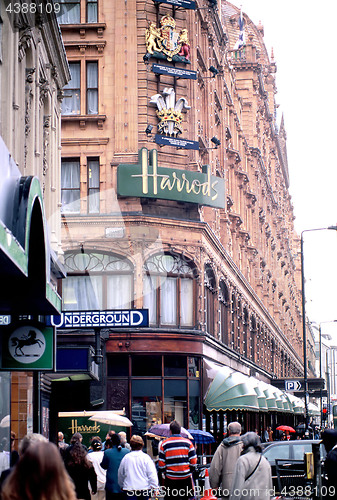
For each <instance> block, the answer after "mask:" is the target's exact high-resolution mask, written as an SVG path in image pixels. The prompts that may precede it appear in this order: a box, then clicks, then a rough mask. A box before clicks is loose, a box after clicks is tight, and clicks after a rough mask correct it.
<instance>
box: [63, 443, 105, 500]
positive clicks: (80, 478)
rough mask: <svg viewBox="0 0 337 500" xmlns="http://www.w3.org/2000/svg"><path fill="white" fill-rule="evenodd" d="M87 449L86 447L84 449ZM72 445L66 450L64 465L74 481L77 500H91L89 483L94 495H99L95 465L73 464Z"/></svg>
mask: <svg viewBox="0 0 337 500" xmlns="http://www.w3.org/2000/svg"><path fill="white" fill-rule="evenodd" d="M84 448H85V449H87V448H86V447H84ZM71 450H72V445H70V446H68V448H67V449H66V450H65V455H64V464H65V466H66V469H67V471H68V474H69V476H70V477H71V479H72V480H73V481H74V484H75V489H76V496H77V498H81V499H82V498H83V499H84V500H91V495H90V490H89V487H88V482H90V486H91V489H92V492H93V493H97V475H96V472H95V469H94V467H93V465H92V464H91V463H90V462H88V464H89V466H86V465H84V464H73V463H72V460H71V453H70V452H71Z"/></svg>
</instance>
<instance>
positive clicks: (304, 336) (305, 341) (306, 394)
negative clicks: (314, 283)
mask: <svg viewBox="0 0 337 500" xmlns="http://www.w3.org/2000/svg"><path fill="white" fill-rule="evenodd" d="M326 230H333V231H337V226H329V227H320V228H316V229H304V230H303V231H302V232H301V285H302V327H303V365H304V366H303V381H304V419H305V420H304V424H305V434H307V432H308V425H309V422H308V416H309V415H308V367H307V330H306V321H305V318H306V312H305V290H304V283H305V279H304V255H303V234H304V233H308V232H309V231H310V232H311V231H326Z"/></svg>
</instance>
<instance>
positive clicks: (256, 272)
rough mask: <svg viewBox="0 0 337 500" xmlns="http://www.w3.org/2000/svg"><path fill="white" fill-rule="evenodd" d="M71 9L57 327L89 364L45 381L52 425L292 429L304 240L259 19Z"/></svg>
mask: <svg viewBox="0 0 337 500" xmlns="http://www.w3.org/2000/svg"><path fill="white" fill-rule="evenodd" d="M60 4H61V7H62V12H61V14H62V15H61V16H60V17H59V19H58V20H59V23H60V27H61V33H62V38H63V43H64V46H65V49H66V53H67V58H68V62H69V68H70V73H71V80H70V81H69V83H68V84H67V85H66V86H65V88H64V90H63V94H64V95H63V101H62V151H61V156H62V159H61V216H62V251H63V253H64V256H63V257H64V267H65V270H66V272H67V277H66V278H65V279H63V280H60V285H59V286H60V289H59V293H60V294H61V295H62V300H63V302H62V304H63V306H62V308H63V309H62V310H63V316H62V317H61V318H58V319H57V318H54V320H53V321H54V324H55V325H56V326H57V347H58V350H59V352H61V351H62V349H63V352H64V353H67V355H69V356H72V354H71V353H72V352H73V353H74V354H73V355H74V358H73V359H74V360H75V359H76V349H77V350H78V349H83V350H84V351H85V350H86V349H87V351H88V352H89V353H93V354H94V357H93V360H94V365H95V366H94V369H89V368H90V367H88V370H83V371H82V372H79V371H78V370H77V371H76V373H72V372H71V370H70V369H67V367H66V363H65V367H64V372H63V373H61V374H58V375H53V376H52V377H50V379H51V380H52V382H51V390H50V410H51V414H55V412H56V411H75V410H84V409H86V410H90V409H93V408H94V409H99V410H102V409H109V410H120V409H122V408H125V411H126V414H127V416H128V417H129V418H130V419H131V420H132V421H133V423H134V427H133V432H138V433H145V431H146V430H147V429H148V428H149V426H150V425H151V423H152V422H169V421H170V420H171V419H173V418H176V419H178V420H179V421H180V422H181V424H182V425H184V426H185V427H186V428H191V427H195V428H204V429H207V430H210V429H211V430H213V432H215V433H218V435H221V434H222V433H223V431H224V429H225V428H226V425H227V423H228V422H229V421H230V420H233V419H239V420H240V421H241V422H242V424H243V426H244V430H254V429H255V428H256V429H258V430H262V429H263V428H265V426H266V425H274V424H276V423H278V421H280V420H281V419H282V423H285V422H289V423H290V424H291V425H295V424H296V423H298V422H299V421H300V419H301V418H303V417H302V415H303V405H302V406H301V402H300V401H299V400H296V398H292V397H291V396H290V395H287V394H286V393H284V392H282V391H280V390H277V389H275V387H274V386H273V385H272V383H273V379H280V378H291V377H293V378H298V377H301V376H302V374H303V360H302V358H303V342H302V316H301V289H300V281H301V268H300V265H301V262H300V260H301V259H300V254H299V250H300V248H299V247H300V245H299V243H300V240H299V236H298V235H297V234H296V233H295V231H294V211H293V205H292V201H291V197H290V195H289V191H288V188H289V171H288V162H287V151H286V126H285V125H286V120H285V121H284V120H283V117H282V116H279V115H278V102H277V82H276V72H277V65H276V62H275V61H274V58H273V55H269V54H268V53H267V51H266V47H265V45H264V41H263V27H262V25H258V26H256V25H254V24H253V23H252V21H251V20H250V18H249V17H248V15H247V14H246V13H241V12H240V9H239V8H238V7H236V6H234V5H233V4H231V3H230V2H227V1H224V0H222V1H220V0H218V2H216V0H211V1H209V0H195V1H192V0H186V1H184V0H175V1H171V0H162V1H157V0H147V1H143V0H125V1H123V2H120V1H117V0H72V2H68V1H67V0H62V1H60ZM248 14H249V13H248ZM285 118H286V117H285ZM106 311H108V312H106ZM76 312H81V314H76ZM308 336H309V338H308V360H309V374H312V372H311V370H312V367H313V361H312V360H313V357H314V350H313V340H312V338H311V336H310V333H309V332H308ZM72 349H73V351H72Z"/></svg>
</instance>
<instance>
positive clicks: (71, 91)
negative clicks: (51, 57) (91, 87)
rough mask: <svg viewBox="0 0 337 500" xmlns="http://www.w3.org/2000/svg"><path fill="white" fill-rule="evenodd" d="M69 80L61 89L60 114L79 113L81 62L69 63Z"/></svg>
mask: <svg viewBox="0 0 337 500" xmlns="http://www.w3.org/2000/svg"><path fill="white" fill-rule="evenodd" d="M69 69H70V74H71V80H70V81H69V82H68V83H67V85H65V87H64V89H63V95H64V97H63V101H62V115H79V114H80V113H81V64H80V63H79V62H71V63H69Z"/></svg>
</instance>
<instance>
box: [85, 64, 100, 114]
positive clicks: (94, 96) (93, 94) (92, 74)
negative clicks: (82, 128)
mask: <svg viewBox="0 0 337 500" xmlns="http://www.w3.org/2000/svg"><path fill="white" fill-rule="evenodd" d="M86 71H87V80H86V93H87V114H88V115H97V114H98V63H97V61H90V62H87V66H86Z"/></svg>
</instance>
